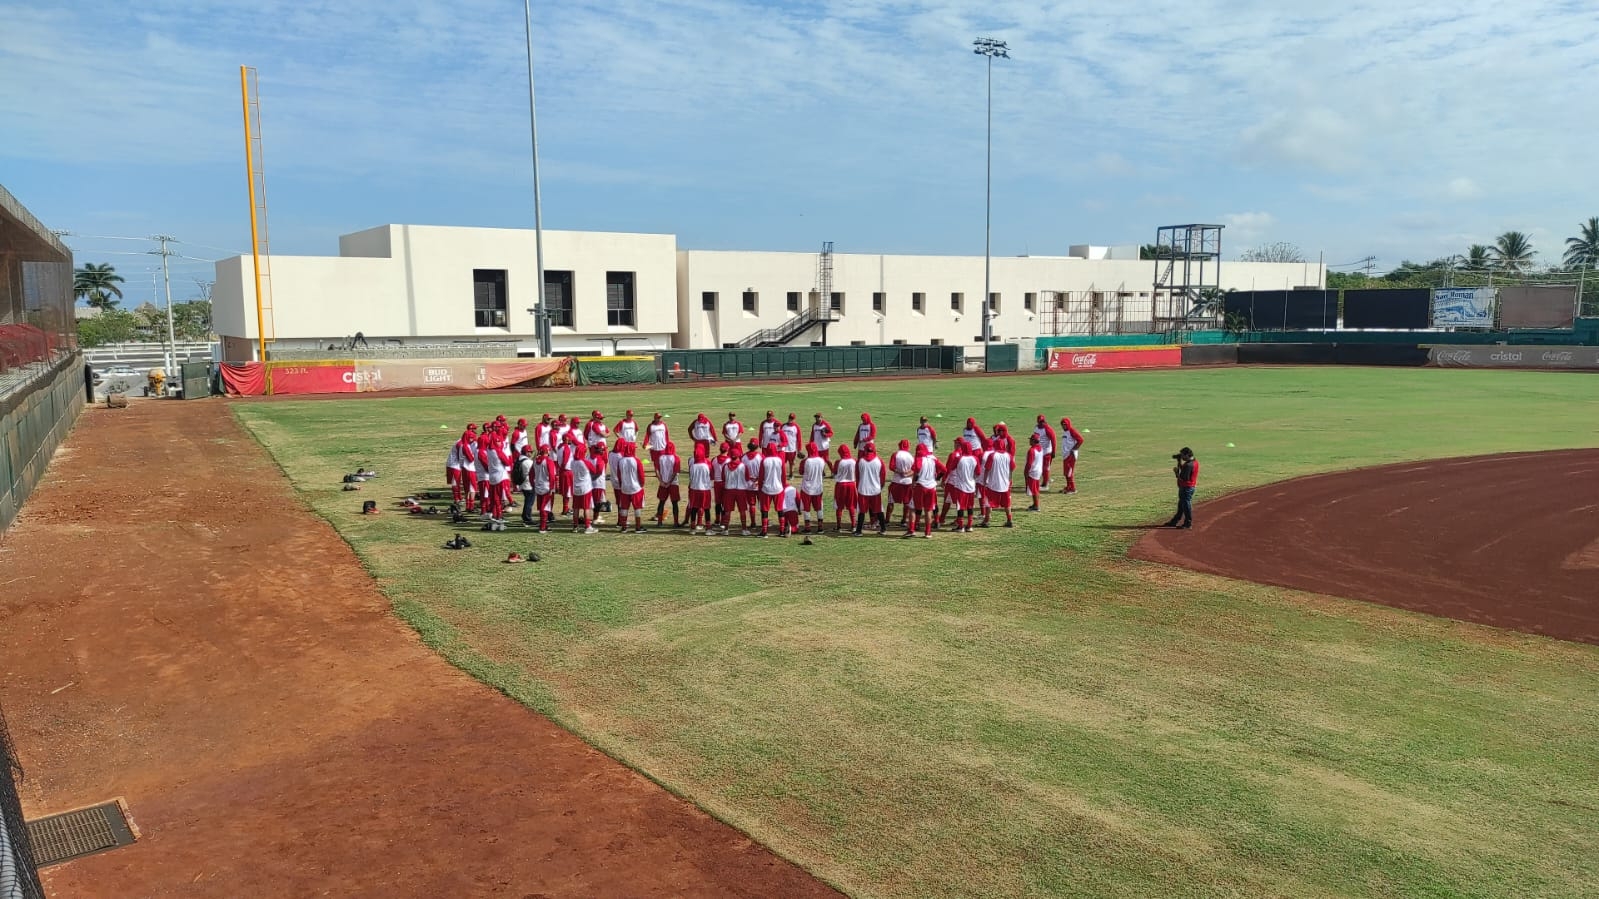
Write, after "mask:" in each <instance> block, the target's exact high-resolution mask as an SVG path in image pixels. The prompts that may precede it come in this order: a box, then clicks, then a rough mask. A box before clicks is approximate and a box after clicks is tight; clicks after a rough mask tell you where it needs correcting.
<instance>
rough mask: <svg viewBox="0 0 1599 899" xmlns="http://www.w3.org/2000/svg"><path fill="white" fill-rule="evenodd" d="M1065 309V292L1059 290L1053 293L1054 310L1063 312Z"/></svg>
mask: <svg viewBox="0 0 1599 899" xmlns="http://www.w3.org/2000/svg"><path fill="white" fill-rule="evenodd" d="M1065 309H1066V294H1065V293H1064V292H1061V291H1057V292H1056V293H1055V311H1056V312H1064V311H1065Z"/></svg>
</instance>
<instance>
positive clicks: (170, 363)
mask: <svg viewBox="0 0 1599 899" xmlns="http://www.w3.org/2000/svg"><path fill="white" fill-rule="evenodd" d="M150 239H151V240H154V241H158V242H160V244H161V249H159V250H151V251H150V252H151V253H152V254H153V255H156V256H160V257H161V278H162V280H164V281H165V282H166V292H167V377H168V378H173V377H176V374H175V371H176V368H177V364H178V347H177V342H176V341H175V340H174V339H173V334H172V331H173V329H172V272H171V270H169V269H168V268H167V257H169V256H171V255H172V250H170V249H168V248H167V244H168V243H171V242H172V240H173V238H171V237H168V236H167V235H165V234H157V235H156V236H154V237H152V238H150Z"/></svg>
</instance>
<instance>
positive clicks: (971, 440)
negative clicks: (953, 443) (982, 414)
mask: <svg viewBox="0 0 1599 899" xmlns="http://www.w3.org/2000/svg"><path fill="white" fill-rule="evenodd" d="M961 439H962V440H964V441H966V443H967V444H968V445H970V446H973V447H977V448H979V449H980V448H981V447H982V446H983V444H985V443H987V442H988V437H987V436H986V435H984V434H983V427H982V425H979V424H978V423H977V419H975V418H968V419H966V430H964V431H961Z"/></svg>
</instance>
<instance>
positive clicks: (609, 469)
mask: <svg viewBox="0 0 1599 899" xmlns="http://www.w3.org/2000/svg"><path fill="white" fill-rule="evenodd" d="M621 461H622V454H621V453H619V452H617V451H616V450H611V451H610V453H608V454H607V455H606V456H605V476H606V477H607V478H609V479H610V481H611V483H613V484H614V483H616V481H617V477H616V472H617V467H616V466H617V463H619V462H621ZM602 486H603V485H602ZM628 492H629V493H632V492H633V491H631V490H629V491H628Z"/></svg>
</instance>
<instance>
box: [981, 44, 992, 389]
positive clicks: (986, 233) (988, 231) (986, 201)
mask: <svg viewBox="0 0 1599 899" xmlns="http://www.w3.org/2000/svg"><path fill="white" fill-rule="evenodd" d="M987 59H988V154H987V158H986V161H985V163H984V169H983V370H984V371H987V370H988V343H989V341H988V337H989V334H990V329H991V328H992V322H990V321H989V308H988V304H989V300H988V298H989V296H990V294H991V293H992V291H993V288H992V287H991V286H990V284H991V282H992V278H991V268H992V266H993V256H992V241H993V233H994V57H992V56H988V57H987Z"/></svg>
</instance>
